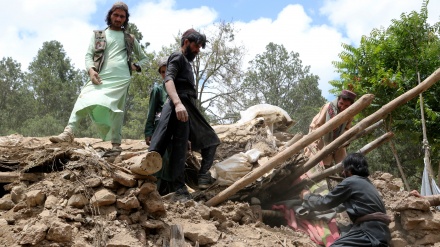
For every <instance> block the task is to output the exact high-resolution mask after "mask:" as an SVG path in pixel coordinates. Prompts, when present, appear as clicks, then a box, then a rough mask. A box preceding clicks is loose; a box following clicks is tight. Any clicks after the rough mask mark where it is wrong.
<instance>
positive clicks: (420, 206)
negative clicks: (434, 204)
mask: <svg viewBox="0 0 440 247" xmlns="http://www.w3.org/2000/svg"><path fill="white" fill-rule="evenodd" d="M430 207H431V205H430V204H429V202H428V201H427V200H426V199H423V198H420V197H415V196H407V197H404V198H402V199H401V200H399V201H396V202H395V203H394V204H393V205H392V208H393V209H394V210H395V211H403V210H408V209H415V210H421V211H429V210H430Z"/></svg>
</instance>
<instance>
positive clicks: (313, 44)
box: [0, 0, 440, 100]
mask: <svg viewBox="0 0 440 247" xmlns="http://www.w3.org/2000/svg"><path fill="white" fill-rule="evenodd" d="M0 3H1V6H3V8H2V9H3V11H2V14H1V15H0V21H1V23H3V24H4V25H3V32H2V36H1V37H0V59H3V58H5V57H11V58H12V59H13V60H15V61H16V62H18V63H20V64H21V66H22V69H23V70H24V71H26V70H27V68H28V66H29V64H30V62H32V61H33V60H34V58H35V57H36V55H37V53H38V50H39V49H41V48H42V46H43V43H44V42H47V41H51V40H57V41H59V42H61V44H62V45H63V47H64V50H65V52H66V55H67V57H69V58H70V59H71V61H72V63H73V65H74V66H75V67H76V68H78V69H85V68H84V67H85V66H84V56H85V53H86V49H87V47H88V43H89V41H90V39H91V37H92V33H93V32H92V31H93V30H97V29H104V28H105V27H106V24H105V21H104V19H105V16H106V13H107V11H108V10H109V9H110V8H111V6H112V5H113V3H115V1H108V0H63V1H60V0H13V1H11V0H0ZM125 3H126V4H127V5H128V7H129V12H130V22H132V23H134V24H136V26H137V27H138V29H139V31H140V32H141V33H142V34H143V36H144V38H143V40H142V41H141V42H142V43H145V42H149V43H150V46H149V47H148V48H147V52H153V51H156V52H159V51H160V50H161V48H162V46H169V45H170V44H172V43H173V42H174V39H175V36H177V34H178V33H179V32H180V33H182V32H184V31H185V30H187V29H189V28H195V29H197V30H200V31H201V32H203V30H209V28H210V27H212V25H213V24H215V23H218V22H221V21H224V22H231V23H233V24H234V27H235V29H236V30H237V32H236V36H235V39H236V42H237V44H238V45H242V46H243V47H245V54H246V56H245V59H244V66H245V67H246V66H247V65H248V62H249V61H250V60H252V59H254V58H255V56H256V55H257V54H262V53H264V52H265V47H266V45H267V44H269V43H270V42H273V43H276V44H278V45H283V46H284V47H285V48H286V49H287V51H289V52H297V53H299V58H300V59H301V60H302V64H303V66H310V72H311V73H313V74H314V75H317V76H319V78H320V80H319V89H321V91H322V95H323V96H324V97H325V98H326V99H328V100H331V99H332V98H334V95H331V94H330V93H329V90H330V89H331V88H332V86H331V85H330V84H329V83H328V82H329V81H331V80H334V79H338V74H337V73H335V68H334V67H333V65H332V61H338V60H339V59H338V54H339V53H340V52H341V51H343V50H342V46H341V44H343V43H345V44H350V45H354V46H358V44H359V42H360V39H361V37H362V36H363V35H366V36H368V35H369V34H370V32H371V31H372V30H373V29H374V28H381V27H385V28H386V27H388V26H389V25H390V24H391V20H392V19H400V15H401V14H402V13H406V14H408V13H410V12H411V11H416V12H420V9H421V6H422V3H423V1H422V0H272V1H269V0H188V1H184V0H126V1H125ZM428 14H429V19H428V22H429V23H430V24H434V23H436V22H438V21H440V1H438V0H431V1H430V2H429V4H428ZM208 39H209V37H208ZM202 52H203V50H202Z"/></svg>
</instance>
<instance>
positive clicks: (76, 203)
mask: <svg viewBox="0 0 440 247" xmlns="http://www.w3.org/2000/svg"><path fill="white" fill-rule="evenodd" d="M87 204H89V200H88V199H87V197H85V196H84V195H83V194H74V195H72V196H71V197H70V198H69V201H67V205H69V206H71V207H74V208H83V207H84V206H85V205H87Z"/></svg>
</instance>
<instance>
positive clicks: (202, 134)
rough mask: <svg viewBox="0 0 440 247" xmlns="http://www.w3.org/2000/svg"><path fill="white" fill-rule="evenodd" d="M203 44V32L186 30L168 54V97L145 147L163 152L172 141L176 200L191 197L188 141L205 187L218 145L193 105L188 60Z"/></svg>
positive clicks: (194, 101)
mask: <svg viewBox="0 0 440 247" xmlns="http://www.w3.org/2000/svg"><path fill="white" fill-rule="evenodd" d="M205 44H206V37H205V35H203V34H200V33H199V32H197V31H196V30H194V29H189V30H187V31H186V32H185V33H183V35H182V39H181V49H180V51H177V52H173V53H172V54H171V55H170V56H169V58H168V63H167V70H166V73H165V80H164V81H165V88H166V90H167V93H168V97H169V99H168V100H167V102H165V104H164V106H163V109H162V113H161V118H160V120H159V123H158V126H157V128H156V130H155V132H154V133H153V136H152V138H151V145H150V148H149V151H151V152H152V151H154V152H157V153H159V154H160V155H163V154H164V152H165V150H166V147H167V145H168V143H169V142H170V141H172V146H173V147H172V150H173V154H172V155H171V157H170V165H171V167H172V173H173V174H172V176H173V180H174V181H175V185H174V188H175V189H176V196H177V198H178V199H179V200H180V199H183V200H186V199H190V198H191V195H190V194H189V193H188V190H187V189H186V186H185V177H184V170H185V161H186V153H187V150H188V140H189V141H190V142H191V148H192V149H193V150H201V155H202V163H201V168H200V170H199V175H198V185H199V188H200V189H206V188H208V187H209V186H210V185H211V183H212V178H211V174H210V173H209V169H210V168H211V166H212V163H213V161H214V155H215V151H216V149H217V146H218V145H219V144H220V140H219V138H218V137H217V134H216V133H215V131H214V130H213V129H212V127H211V126H210V125H209V123H208V122H207V121H206V120H205V118H204V117H203V115H202V114H201V113H200V112H199V110H198V109H197V107H196V100H197V90H196V87H195V80H194V74H193V70H192V66H191V62H192V61H193V60H194V59H195V57H196V56H197V54H198V53H199V51H200V48H205ZM171 138H172V139H171Z"/></svg>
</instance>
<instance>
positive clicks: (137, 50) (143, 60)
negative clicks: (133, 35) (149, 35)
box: [132, 39, 148, 71]
mask: <svg viewBox="0 0 440 247" xmlns="http://www.w3.org/2000/svg"><path fill="white" fill-rule="evenodd" d="M133 50H134V54H135V55H136V58H137V60H138V62H137V63H136V64H138V65H139V66H140V67H141V68H145V67H146V65H147V62H148V58H147V55H146V54H145V51H144V50H143V49H142V47H141V45H140V44H139V42H138V41H137V39H134V49H133ZM133 66H134V65H133V64H132V67H133ZM134 71H136V69H135V70H134Z"/></svg>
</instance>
